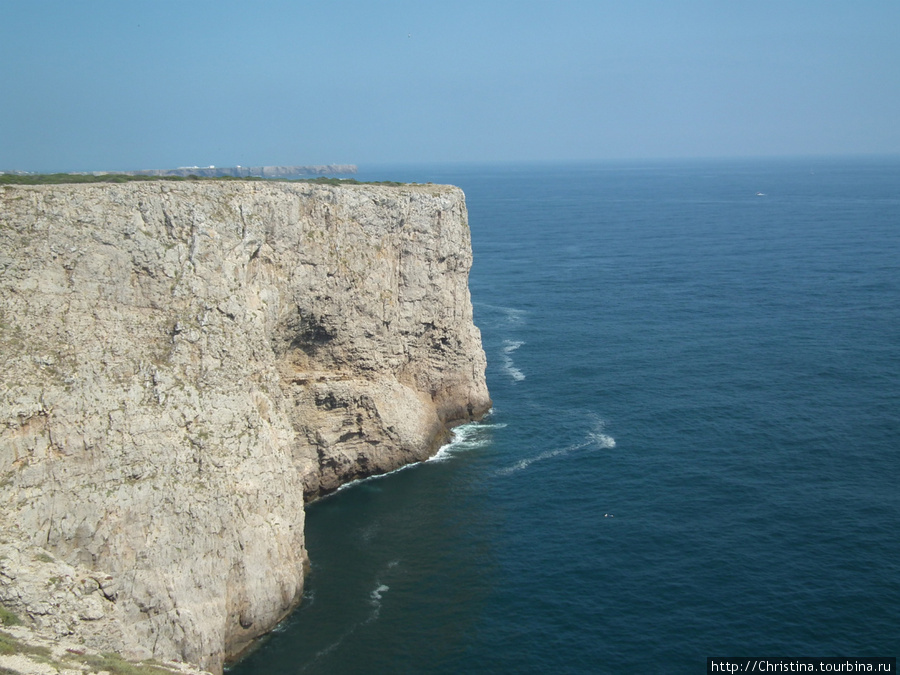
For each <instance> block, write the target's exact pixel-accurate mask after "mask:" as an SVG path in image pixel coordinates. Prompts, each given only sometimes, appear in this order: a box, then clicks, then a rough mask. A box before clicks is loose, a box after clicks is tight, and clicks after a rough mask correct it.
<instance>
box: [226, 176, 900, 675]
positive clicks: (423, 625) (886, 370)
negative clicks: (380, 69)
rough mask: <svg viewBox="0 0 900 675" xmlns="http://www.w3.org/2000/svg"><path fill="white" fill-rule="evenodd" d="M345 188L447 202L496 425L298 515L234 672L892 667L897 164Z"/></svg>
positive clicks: (899, 461)
mask: <svg viewBox="0 0 900 675" xmlns="http://www.w3.org/2000/svg"><path fill="white" fill-rule="evenodd" d="M370 174H371V175H370ZM360 177H361V178H365V179H369V178H379V179H399V180H415V181H418V182H426V181H433V182H450V183H454V184H457V185H460V186H461V187H463V188H464V189H465V190H466V194H467V200H468V205H469V217H470V225H471V230H472V239H473V246H474V251H475V261H476V262H475V266H474V268H473V270H472V275H471V290H472V298H473V302H474V305H475V317H476V323H478V325H479V326H480V327H481V329H482V334H483V339H484V346H485V351H486V352H487V356H488V363H489V367H488V373H487V375H488V385H489V387H490V391H491V394H492V397H493V399H494V402H495V407H494V411H493V413H492V414H491V416H490V417H489V418H488V419H487V420H486V421H485V423H483V424H481V425H470V426H467V427H465V428H463V429H461V430H460V435H459V440H458V442H457V443H456V444H455V445H453V446H452V447H450V448H448V449H446V451H445V452H444V461H433V462H428V463H425V464H421V465H418V466H415V467H411V468H408V469H406V470H403V471H400V472H397V473H394V474H391V475H389V476H387V477H383V478H379V479H374V480H370V481H366V482H363V483H361V484H357V485H355V486H353V487H351V488H348V489H346V490H343V491H341V492H339V493H337V494H336V495H334V496H332V497H330V498H327V499H325V500H322V501H320V502H318V503H316V504H314V505H312V506H310V508H309V510H308V517H307V541H308V548H309V553H310V556H311V558H312V573H311V574H310V576H309V579H308V586H307V591H306V596H307V597H306V600H305V602H304V603H303V605H302V606H301V607H300V609H299V610H298V611H297V612H296V613H295V614H294V615H293V616H292V617H291V618H290V619H289V620H288V621H286V622H285V624H284V625H283V626H282V627H280V628H279V630H278V631H277V632H276V633H275V634H273V635H272V637H271V638H270V639H268V640H267V641H266V643H265V644H264V645H263V646H262V647H261V648H260V649H259V650H258V651H257V652H256V653H254V654H252V655H251V656H250V657H248V658H247V659H246V660H244V661H243V662H242V663H240V664H239V665H238V666H236V667H235V668H234V669H233V671H232V673H234V675H249V674H251V673H252V674H262V673H266V674H275V675H278V674H293V673H321V674H325V673H328V674H337V673H376V672H377V673H459V672H464V673H509V672H522V673H528V672H532V673H546V672H555V673H626V672H659V673H696V672H704V668H705V660H706V657H708V656H729V655H731V656H734V655H745V654H753V655H768V656H873V655H881V656H896V655H898V653H900V489H898V485H900V455H898V451H900V159H893V160H891V159H881V160H863V159H857V160H806V161H799V160H798V161H787V160H785V161H756V162H743V163H737V162H732V163H728V162H693V163H682V164H678V163H667V164H647V165H639V164H623V165H595V166H475V167H464V166H457V167H437V168H436V167H409V168H397V167H395V168H381V169H379V170H377V171H375V170H372V171H371V172H368V173H363V174H362V175H361V176H360ZM758 192H760V193H764V194H762V195H757V193H758Z"/></svg>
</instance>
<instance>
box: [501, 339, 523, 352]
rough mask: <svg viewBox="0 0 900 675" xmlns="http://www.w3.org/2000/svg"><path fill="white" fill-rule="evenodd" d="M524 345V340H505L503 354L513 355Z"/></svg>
mask: <svg viewBox="0 0 900 675" xmlns="http://www.w3.org/2000/svg"><path fill="white" fill-rule="evenodd" d="M524 344H525V342H523V341H522V340H504V341H503V353H504V354H511V353H513V352H514V351H516V350H517V349H518V348H519V347H521V346H522V345H524Z"/></svg>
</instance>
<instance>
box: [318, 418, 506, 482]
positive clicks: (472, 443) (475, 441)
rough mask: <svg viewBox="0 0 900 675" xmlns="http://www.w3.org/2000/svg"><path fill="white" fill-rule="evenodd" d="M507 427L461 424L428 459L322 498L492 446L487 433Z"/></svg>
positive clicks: (485, 423)
mask: <svg viewBox="0 0 900 675" xmlns="http://www.w3.org/2000/svg"><path fill="white" fill-rule="evenodd" d="M487 414H488V415H490V411H488V413H487ZM505 426H506V424H505V423H492V422H485V421H481V422H469V423H468V424H460V425H459V426H458V427H454V428H453V429H451V430H450V433H451V434H453V438H451V439H450V442H449V443H445V444H444V445H442V446H441V447H440V448H439V449H438V451H437V452H436V453H435V454H434V455H432V456H431V457H429V458H428V459H423V460H422V461H420V462H412V463H410V464H404V465H403V466H400V467H397V468H396V469H394V470H393V471H387V472H385V473H379V474H376V475H374V476H366V477H365V478H357V479H356V480H351V481H350V482H349V483H344V484H343V485H341V486H340V487H338V488H337V489H336V490H335V491H334V492H332V493H331V494H328V495H325V496H324V497H322V499H328V498H329V497H331V496H332V495H336V494H337V493H338V492H341V491H342V490H346V489H347V488H349V487H352V486H354V485H358V484H360V483H365V482H368V481H374V480H377V479H379V478H385V477H386V476H391V475H393V474H395V473H399V472H400V471H406V470H407V469H411V468H412V467H414V466H418V465H419V464H426V463H429V462H446V461H447V460H448V459H450V458H451V457H453V456H454V455H456V454H457V453H459V452H461V451H466V450H474V449H476V448H482V447H486V446H488V445H490V443H491V440H492V439H491V437H490V435H485V431H486V430H490V429H502V428H503V427H505Z"/></svg>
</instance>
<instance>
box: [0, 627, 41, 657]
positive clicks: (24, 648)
mask: <svg viewBox="0 0 900 675" xmlns="http://www.w3.org/2000/svg"><path fill="white" fill-rule="evenodd" d="M0 654H28V655H30V656H37V657H39V658H40V659H41V660H45V659H47V658H48V657H49V656H50V650H49V649H47V648H46V647H35V646H34V645H29V644H26V643H24V642H22V641H21V640H16V638H14V637H13V636H12V635H10V634H9V633H4V632H3V631H0Z"/></svg>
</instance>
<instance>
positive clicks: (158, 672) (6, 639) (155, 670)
mask: <svg viewBox="0 0 900 675" xmlns="http://www.w3.org/2000/svg"><path fill="white" fill-rule="evenodd" d="M11 654H23V655H26V656H29V657H31V658H32V659H33V660H35V661H37V662H38V663H45V664H48V665H51V666H53V667H55V668H56V669H57V670H63V669H66V668H69V667H70V666H71V664H67V663H64V662H59V661H57V660H54V659H53V658H52V655H51V651H50V649H48V648H47V647H40V646H36V645H30V644H27V643H26V642H23V641H22V640H17V639H16V638H14V637H13V636H12V635H10V634H9V633H4V632H3V631H0V655H5V656H9V655H11ZM62 658H63V661H75V662H77V663H79V664H82V665H87V666H88V667H89V668H91V669H92V670H94V671H96V672H107V673H109V674H110V675H172V674H173V673H174V672H176V671H173V670H171V669H170V668H166V667H165V666H163V665H157V664H156V663H154V662H152V661H151V662H149V663H148V662H144V663H132V662H131V661H126V660H125V659H123V658H122V657H121V656H119V655H118V654H111V653H108V654H99V655H94V654H77V653H69V654H64V655H63V657H62ZM6 672H14V671H4V670H3V668H0V675H6Z"/></svg>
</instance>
